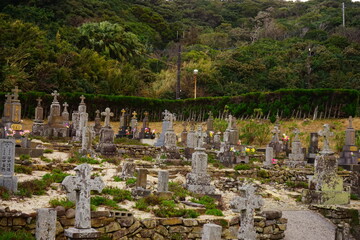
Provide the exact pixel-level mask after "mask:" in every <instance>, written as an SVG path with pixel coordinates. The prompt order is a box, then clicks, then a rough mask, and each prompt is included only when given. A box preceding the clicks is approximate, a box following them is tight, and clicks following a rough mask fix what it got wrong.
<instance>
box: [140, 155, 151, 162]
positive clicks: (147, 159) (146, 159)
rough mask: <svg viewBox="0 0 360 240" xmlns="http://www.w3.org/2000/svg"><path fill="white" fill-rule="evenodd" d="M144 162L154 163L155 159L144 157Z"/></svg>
mask: <svg viewBox="0 0 360 240" xmlns="http://www.w3.org/2000/svg"><path fill="white" fill-rule="evenodd" d="M142 160H144V161H148V162H154V159H153V158H152V157H150V156H144V157H143V158H142Z"/></svg>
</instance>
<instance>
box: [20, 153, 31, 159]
mask: <svg viewBox="0 0 360 240" xmlns="http://www.w3.org/2000/svg"><path fill="white" fill-rule="evenodd" d="M24 160H30V155H28V154H21V155H20V161H24Z"/></svg>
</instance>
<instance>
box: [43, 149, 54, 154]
mask: <svg viewBox="0 0 360 240" xmlns="http://www.w3.org/2000/svg"><path fill="white" fill-rule="evenodd" d="M53 152H54V150H52V149H45V150H44V153H53Z"/></svg>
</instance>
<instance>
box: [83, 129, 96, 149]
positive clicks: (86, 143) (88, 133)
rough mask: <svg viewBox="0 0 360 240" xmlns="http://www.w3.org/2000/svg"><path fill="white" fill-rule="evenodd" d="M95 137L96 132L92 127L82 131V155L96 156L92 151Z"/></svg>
mask: <svg viewBox="0 0 360 240" xmlns="http://www.w3.org/2000/svg"><path fill="white" fill-rule="evenodd" d="M94 136H95V132H94V130H93V128H92V127H89V126H85V127H84V128H83V130H82V138H81V154H82V155H83V156H85V155H91V156H92V155H94V151H93V149H92V141H93V138H94Z"/></svg>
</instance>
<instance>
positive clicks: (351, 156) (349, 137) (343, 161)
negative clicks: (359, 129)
mask: <svg viewBox="0 0 360 240" xmlns="http://www.w3.org/2000/svg"><path fill="white" fill-rule="evenodd" d="M359 163H360V154H359V149H358V147H357V146H356V145H355V129H354V128H352V126H349V128H347V129H346V131H345V145H344V146H343V149H342V152H341V153H340V158H339V165H353V164H359Z"/></svg>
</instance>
